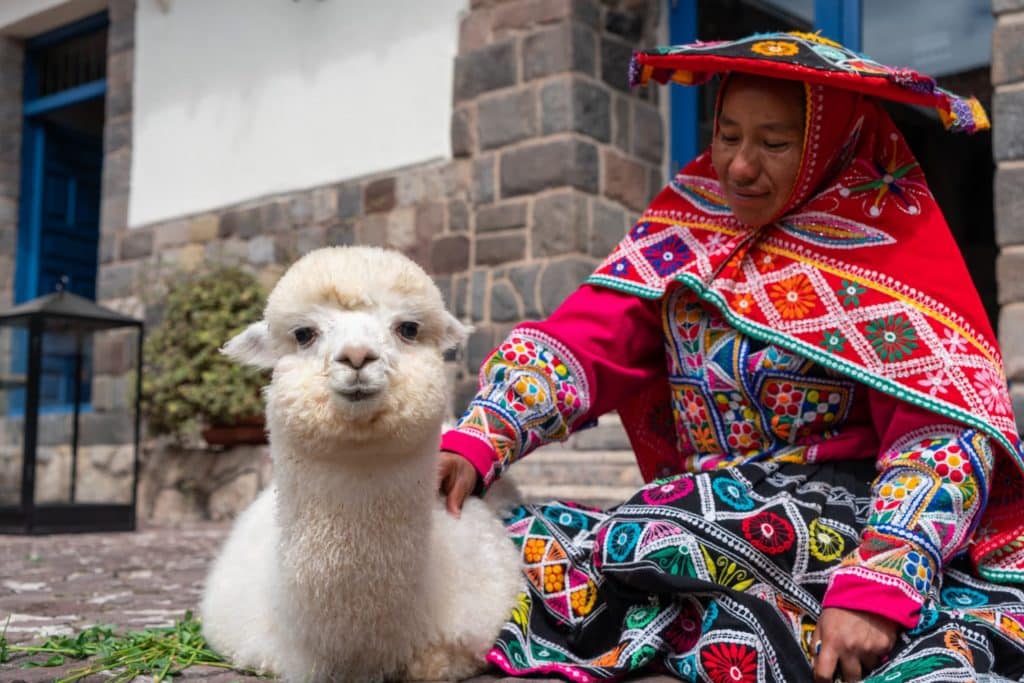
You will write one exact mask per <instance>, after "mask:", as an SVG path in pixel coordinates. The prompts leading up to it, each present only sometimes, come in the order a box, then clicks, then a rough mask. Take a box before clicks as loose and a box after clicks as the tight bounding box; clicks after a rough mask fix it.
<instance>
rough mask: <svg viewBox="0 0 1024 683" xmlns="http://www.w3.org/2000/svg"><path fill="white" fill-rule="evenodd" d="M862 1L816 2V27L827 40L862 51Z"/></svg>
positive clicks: (837, 0)
mask: <svg viewBox="0 0 1024 683" xmlns="http://www.w3.org/2000/svg"><path fill="white" fill-rule="evenodd" d="M861 12H862V7H861V0H814V27H815V28H816V29H818V30H819V31H821V33H822V35H824V36H825V37H826V38H831V39H832V40H835V41H838V42H840V43H842V44H843V45H845V46H846V47H848V48H849V49H851V50H853V51H855V52H860V50H861Z"/></svg>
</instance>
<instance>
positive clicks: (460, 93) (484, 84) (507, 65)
mask: <svg viewBox="0 0 1024 683" xmlns="http://www.w3.org/2000/svg"><path fill="white" fill-rule="evenodd" d="M515 82H516V47H515V41H512V40H507V41H504V42H501V43H494V44H493V45H488V46H487V47H484V48H481V49H479V50H473V51H471V52H466V53H464V54H462V55H459V56H458V57H456V58H455V76H454V85H453V92H454V96H455V101H456V102H463V101H465V100H470V99H472V98H474V97H476V96H477V95H480V94H481V93H485V92H488V91H490V90H497V89H498V88H507V87H508V86H510V85H514V84H515Z"/></svg>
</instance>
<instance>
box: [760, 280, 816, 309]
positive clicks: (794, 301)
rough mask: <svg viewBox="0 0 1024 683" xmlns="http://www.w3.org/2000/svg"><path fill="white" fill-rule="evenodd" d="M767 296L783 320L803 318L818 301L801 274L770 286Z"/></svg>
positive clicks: (807, 281)
mask: <svg viewBox="0 0 1024 683" xmlns="http://www.w3.org/2000/svg"><path fill="white" fill-rule="evenodd" d="M768 296H769V298H771V300H772V303H773V304H774V305H775V308H776V309H778V311H779V315H781V316H782V317H783V319H785V320H797V319H799V318H803V317H805V316H806V315H807V314H808V313H810V312H811V310H813V309H814V306H815V304H816V303H817V301H818V296H817V294H815V292H814V287H813V286H812V285H811V283H810V281H809V280H808V279H807V276H806V275H804V274H802V273H801V274H800V275H794V276H793V277H790V278H786V279H785V280H782V281H781V282H777V283H775V284H773V285H770V286H769V287H768Z"/></svg>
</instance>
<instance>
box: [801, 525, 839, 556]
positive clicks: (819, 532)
mask: <svg viewBox="0 0 1024 683" xmlns="http://www.w3.org/2000/svg"><path fill="white" fill-rule="evenodd" d="M807 531H808V538H807V541H808V543H807V549H808V551H809V552H810V554H811V557H813V558H815V559H816V560H818V561H819V562H834V561H835V560H837V559H839V558H840V557H841V556H842V554H843V550H844V549H845V548H846V543H845V542H844V541H843V536H842V534H840V533H839V532H838V531H836V530H835V529H833V528H832V527H830V526H827V525H826V524H823V523H822V522H821V520H818V519H813V520H811V523H810V524H809V525H808V527H807Z"/></svg>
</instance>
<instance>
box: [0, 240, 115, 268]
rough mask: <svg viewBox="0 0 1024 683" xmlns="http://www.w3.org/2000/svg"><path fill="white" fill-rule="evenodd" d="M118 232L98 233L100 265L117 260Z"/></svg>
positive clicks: (12, 249) (12, 251) (12, 250)
mask: <svg viewBox="0 0 1024 683" xmlns="http://www.w3.org/2000/svg"><path fill="white" fill-rule="evenodd" d="M118 237H119V233H116V232H103V233H100V248H99V254H98V256H99V262H100V264H102V265H106V264H108V263H111V262H112V261H115V260H117V239H118ZM10 253H12V254H13V253H14V247H13V246H12V247H11V251H10Z"/></svg>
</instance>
